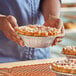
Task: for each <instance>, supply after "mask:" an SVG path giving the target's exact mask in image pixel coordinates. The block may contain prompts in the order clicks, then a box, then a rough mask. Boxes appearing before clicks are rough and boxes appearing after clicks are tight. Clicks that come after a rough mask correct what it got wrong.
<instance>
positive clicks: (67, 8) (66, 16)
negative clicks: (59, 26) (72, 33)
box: [61, 0, 76, 29]
mask: <svg viewBox="0 0 76 76" xmlns="http://www.w3.org/2000/svg"><path fill="white" fill-rule="evenodd" d="M61 18H62V19H63V22H64V27H65V29H76V0H62V4H61Z"/></svg>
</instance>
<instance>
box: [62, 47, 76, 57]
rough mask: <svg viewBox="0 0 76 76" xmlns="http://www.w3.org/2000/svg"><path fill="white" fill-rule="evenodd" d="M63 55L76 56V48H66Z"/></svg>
mask: <svg viewBox="0 0 76 76" xmlns="http://www.w3.org/2000/svg"><path fill="white" fill-rule="evenodd" d="M63 53H64V54H67V55H74V56H76V46H66V47H64V48H63Z"/></svg>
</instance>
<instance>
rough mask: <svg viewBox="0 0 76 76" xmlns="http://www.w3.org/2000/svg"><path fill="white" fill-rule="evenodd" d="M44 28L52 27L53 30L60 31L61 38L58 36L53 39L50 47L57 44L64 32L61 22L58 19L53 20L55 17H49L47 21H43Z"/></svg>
mask: <svg viewBox="0 0 76 76" xmlns="http://www.w3.org/2000/svg"><path fill="white" fill-rule="evenodd" d="M44 26H50V27H54V28H57V29H58V30H60V31H61V36H58V37H56V38H55V40H54V42H53V44H52V46H54V45H56V44H57V42H61V41H62V38H63V37H64V35H65V32H64V26H63V21H62V20H61V19H58V18H55V17H50V18H49V19H48V20H47V21H45V23H44Z"/></svg>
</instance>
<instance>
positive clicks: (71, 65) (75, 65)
mask: <svg viewBox="0 0 76 76" xmlns="http://www.w3.org/2000/svg"><path fill="white" fill-rule="evenodd" d="M51 66H52V69H53V70H55V71H58V72H62V73H70V74H76V59H74V60H73V59H71V60H64V61H56V62H53V63H52V65H51Z"/></svg>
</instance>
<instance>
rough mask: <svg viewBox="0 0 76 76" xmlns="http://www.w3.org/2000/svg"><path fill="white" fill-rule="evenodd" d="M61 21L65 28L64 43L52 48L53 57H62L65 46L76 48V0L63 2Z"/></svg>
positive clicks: (64, 0)
mask: <svg viewBox="0 0 76 76" xmlns="http://www.w3.org/2000/svg"><path fill="white" fill-rule="evenodd" d="M61 1H62V4H61V19H62V20H63V23H64V27H65V37H64V38H63V40H62V42H60V43H58V44H57V45H56V46H53V47H51V57H62V56H64V55H63V54H62V49H63V47H65V46H76V0H61Z"/></svg>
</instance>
